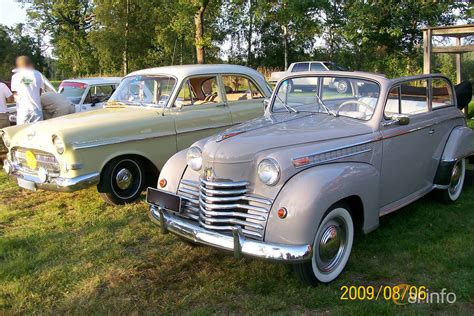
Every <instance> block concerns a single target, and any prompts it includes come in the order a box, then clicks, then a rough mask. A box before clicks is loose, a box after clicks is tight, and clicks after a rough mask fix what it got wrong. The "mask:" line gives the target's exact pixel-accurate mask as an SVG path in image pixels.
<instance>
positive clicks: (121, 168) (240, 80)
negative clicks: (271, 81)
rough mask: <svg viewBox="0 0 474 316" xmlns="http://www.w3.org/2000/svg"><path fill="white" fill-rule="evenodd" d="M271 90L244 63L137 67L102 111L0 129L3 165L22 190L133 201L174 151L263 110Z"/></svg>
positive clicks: (118, 201)
mask: <svg viewBox="0 0 474 316" xmlns="http://www.w3.org/2000/svg"><path fill="white" fill-rule="evenodd" d="M270 94H271V90H270V88H269V86H268V85H267V83H266V81H265V79H264V77H263V76H262V75H261V74H260V73H258V72H257V71H255V70H253V69H250V68H247V67H243V66H235V65H185V66H170V67H161V68H152V69H145V70H140V71H136V72H133V73H131V74H129V75H128V76H126V77H125V78H124V79H123V80H122V82H121V83H120V86H119V87H118V88H117V90H116V91H115V92H114V94H113V95H112V97H111V98H110V100H109V101H108V103H107V105H106V106H105V108H103V109H99V110H95V111H88V112H81V113H75V114H71V115H66V116H63V117H59V118H55V119H51V120H48V121H42V122H37V123H34V124H28V125H24V126H17V127H9V128H6V129H4V130H3V140H4V142H5V144H6V145H7V147H8V148H9V153H8V155H7V160H6V161H5V163H4V167H5V170H6V172H7V173H8V174H10V175H11V176H12V177H13V178H14V179H16V181H17V182H18V185H20V186H21V187H23V188H27V189H31V190H35V189H36V188H40V189H45V190H57V191H74V190H78V189H81V188H84V187H87V186H90V185H94V184H97V188H98V191H99V192H100V193H101V195H102V197H103V198H104V199H105V200H106V201H107V202H109V203H112V204H122V203H126V202H132V201H134V200H135V199H137V198H138V197H139V196H140V193H141V192H142V190H143V189H144V188H145V187H146V186H147V185H151V184H154V183H156V179H157V177H158V174H159V172H160V171H161V168H162V167H163V165H164V163H165V162H166V160H167V159H168V158H169V157H171V156H172V155H173V154H174V153H176V152H177V151H179V150H182V149H184V148H188V147H189V145H191V144H192V143H194V142H195V141H196V140H198V139H201V138H203V137H207V136H210V135H212V134H215V133H217V132H219V131H221V130H223V129H225V128H228V127H229V126H231V125H234V124H238V123H241V122H243V121H247V120H250V119H252V118H255V117H258V116H261V115H262V114H263V109H264V106H263V101H264V99H265V98H268V97H269V96H270Z"/></svg>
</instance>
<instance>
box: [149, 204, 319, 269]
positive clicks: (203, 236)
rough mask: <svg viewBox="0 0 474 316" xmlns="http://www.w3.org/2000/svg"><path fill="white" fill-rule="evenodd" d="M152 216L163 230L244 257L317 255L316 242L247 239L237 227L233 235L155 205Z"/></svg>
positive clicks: (287, 259)
mask: <svg viewBox="0 0 474 316" xmlns="http://www.w3.org/2000/svg"><path fill="white" fill-rule="evenodd" d="M149 216H150V219H151V220H152V221H153V222H154V223H155V224H157V225H159V226H160V227H161V231H162V232H163V233H167V232H172V233H174V234H176V235H179V236H181V237H182V238H185V239H188V240H190V241H193V242H195V243H198V244H203V245H206V246H211V247H214V248H217V249H221V250H226V251H231V252H233V253H234V256H235V257H236V258H240V257H242V256H248V257H254V258H260V259H265V260H271V261H280V262H287V263H297V262H303V261H308V260H310V259H311V256H312V254H313V250H312V245H284V244H273V243H267V242H263V241H256V240H251V239H247V238H245V237H244V236H243V234H242V233H241V232H240V229H238V228H236V229H235V230H234V231H233V232H232V236H228V235H224V234H220V233H218V232H215V231H212V230H208V229H205V228H203V227H200V226H198V225H197V224H196V223H192V222H189V221H186V220H184V219H182V218H180V217H178V216H175V215H172V214H171V213H170V212H168V211H166V210H164V209H162V208H160V207H158V206H155V205H152V206H151V207H150V212H149Z"/></svg>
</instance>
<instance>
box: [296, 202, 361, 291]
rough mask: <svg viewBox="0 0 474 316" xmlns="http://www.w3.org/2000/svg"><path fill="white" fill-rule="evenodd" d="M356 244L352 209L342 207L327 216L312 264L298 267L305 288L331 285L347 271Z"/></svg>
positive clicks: (316, 243)
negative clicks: (354, 243)
mask: <svg viewBox="0 0 474 316" xmlns="http://www.w3.org/2000/svg"><path fill="white" fill-rule="evenodd" d="M353 242H354V222H353V220H352V217H351V214H350V212H349V208H348V207H347V205H346V204H344V203H338V204H336V205H334V206H333V207H331V208H330V209H329V210H328V212H327V213H326V215H325V217H324V218H323V220H322V221H321V224H320V225H319V227H318V230H317V232H316V236H315V238H314V242H313V257H312V258H311V261H309V262H304V263H300V264H296V265H294V270H295V273H296V275H297V277H298V278H299V279H300V280H301V281H302V282H303V283H304V284H305V285H315V284H317V283H329V282H332V281H334V280H335V279H336V278H337V277H338V276H339V275H340V274H341V273H342V271H343V270H344V268H345V266H346V264H347V261H348V260H349V256H350V254H351V250H352V244H353Z"/></svg>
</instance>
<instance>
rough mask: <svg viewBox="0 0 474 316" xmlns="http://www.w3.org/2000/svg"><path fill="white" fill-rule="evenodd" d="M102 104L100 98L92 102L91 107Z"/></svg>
mask: <svg viewBox="0 0 474 316" xmlns="http://www.w3.org/2000/svg"><path fill="white" fill-rule="evenodd" d="M100 102H102V101H101V100H100V99H99V98H95V99H94V100H92V104H91V106H95V105H96V104H97V103H100Z"/></svg>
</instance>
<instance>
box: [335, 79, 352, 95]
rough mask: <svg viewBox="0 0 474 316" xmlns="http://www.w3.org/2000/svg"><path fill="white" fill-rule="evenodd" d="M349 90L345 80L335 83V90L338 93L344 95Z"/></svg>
mask: <svg viewBox="0 0 474 316" xmlns="http://www.w3.org/2000/svg"><path fill="white" fill-rule="evenodd" d="M348 89H349V83H348V82H347V81H346V80H341V81H338V82H337V86H336V90H337V92H339V93H346V92H347V90H348Z"/></svg>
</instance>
